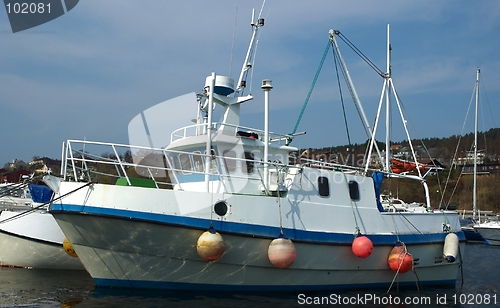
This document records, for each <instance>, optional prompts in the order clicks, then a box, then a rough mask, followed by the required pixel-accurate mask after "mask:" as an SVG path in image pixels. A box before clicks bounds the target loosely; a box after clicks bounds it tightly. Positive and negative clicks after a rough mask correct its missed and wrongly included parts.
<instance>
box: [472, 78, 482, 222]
mask: <svg viewBox="0 0 500 308" xmlns="http://www.w3.org/2000/svg"><path fill="white" fill-rule="evenodd" d="M480 72H481V70H480V69H477V76H476V112H475V117H474V187H473V191H472V218H473V219H474V220H475V219H476V202H477V109H478V101H479V73H480Z"/></svg>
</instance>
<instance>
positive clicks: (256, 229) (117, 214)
mask: <svg viewBox="0 0 500 308" xmlns="http://www.w3.org/2000/svg"><path fill="white" fill-rule="evenodd" d="M50 211H51V213H52V214H55V215H54V216H55V217H56V218H57V213H67V214H85V215H89V214H90V215H96V216H107V217H114V218H117V219H126V220H140V221H147V222H151V223H158V224H166V225H173V226H182V227H188V228H193V229H200V230H206V229H207V228H208V227H209V226H210V220H209V219H202V218H192V217H182V216H174V215H166V214H156V213H146V212H137V211H130V210H119V209H110V208H102V207H93V206H78V205H72V204H53V205H52V208H51V210H50ZM212 224H213V227H214V228H215V229H216V230H218V231H222V232H225V233H232V234H238V235H241V236H251V237H262V238H270V239H272V238H275V237H276V236H277V235H278V234H280V229H279V228H278V227H270V226H263V225H253V224H246V223H237V222H227V221H212ZM283 232H284V234H285V235H286V236H287V237H288V238H290V239H292V240H294V241H301V242H308V243H333V244H340V245H351V244H352V240H353V234H348V233H328V232H317V231H305V230H297V229H287V228H283ZM446 234H447V233H433V234H418V233H416V234H400V235H399V236H396V235H393V234H384V235H372V234H370V235H367V236H368V237H369V238H370V240H371V241H372V242H373V244H374V245H393V244H394V243H396V242H397V241H398V240H399V241H402V242H404V243H406V244H428V243H429V242H433V243H438V242H441V243H442V242H444V238H445V236H446ZM457 235H458V238H459V240H460V241H465V236H464V233H463V232H458V233H457Z"/></svg>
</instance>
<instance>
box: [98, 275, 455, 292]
mask: <svg viewBox="0 0 500 308" xmlns="http://www.w3.org/2000/svg"><path fill="white" fill-rule="evenodd" d="M94 282H95V284H96V285H97V286H98V287H117V288H134V289H151V290H178V291H217V292H220V291H221V290H224V292H256V291H258V292H298V291H332V290H346V289H353V288H355V289H369V288H387V287H388V286H389V284H388V283H371V284H356V285H352V284H345V285H326V286H325V285H289V286H283V285H280V286H275V285H267V286H262V285H261V286H255V285H224V284H197V283H182V282H163V281H144V280H128V281H124V280H116V279H102V278H94ZM419 284H420V285H421V286H455V284H456V280H455V279H452V280H437V281H419ZM398 287H413V288H415V281H406V282H398Z"/></svg>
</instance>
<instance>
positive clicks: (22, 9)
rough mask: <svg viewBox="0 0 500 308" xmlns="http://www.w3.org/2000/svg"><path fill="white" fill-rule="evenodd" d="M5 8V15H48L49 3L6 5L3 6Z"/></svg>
mask: <svg viewBox="0 0 500 308" xmlns="http://www.w3.org/2000/svg"><path fill="white" fill-rule="evenodd" d="M5 7H6V8H7V14H10V13H14V14H44V13H49V14H50V2H49V3H47V4H45V3H43V2H39V3H33V2H32V3H12V4H11V3H7V4H6V5H5Z"/></svg>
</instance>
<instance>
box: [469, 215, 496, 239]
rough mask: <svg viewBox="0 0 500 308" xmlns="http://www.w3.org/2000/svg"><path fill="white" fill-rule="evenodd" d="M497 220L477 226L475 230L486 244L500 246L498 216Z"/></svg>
mask: <svg viewBox="0 0 500 308" xmlns="http://www.w3.org/2000/svg"><path fill="white" fill-rule="evenodd" d="M496 218H497V219H496V220H489V221H486V222H481V223H478V224H476V225H475V226H474V230H476V232H478V233H479V234H481V236H482V237H483V238H484V240H485V242H486V243H488V244H489V245H495V246H500V222H499V221H498V215H497V217H496Z"/></svg>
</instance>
